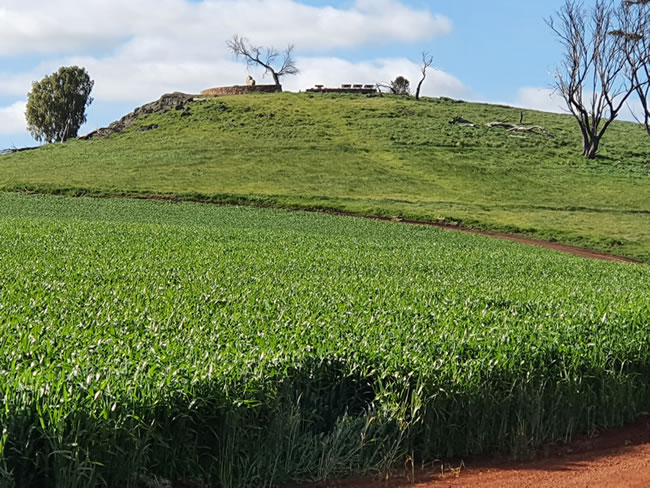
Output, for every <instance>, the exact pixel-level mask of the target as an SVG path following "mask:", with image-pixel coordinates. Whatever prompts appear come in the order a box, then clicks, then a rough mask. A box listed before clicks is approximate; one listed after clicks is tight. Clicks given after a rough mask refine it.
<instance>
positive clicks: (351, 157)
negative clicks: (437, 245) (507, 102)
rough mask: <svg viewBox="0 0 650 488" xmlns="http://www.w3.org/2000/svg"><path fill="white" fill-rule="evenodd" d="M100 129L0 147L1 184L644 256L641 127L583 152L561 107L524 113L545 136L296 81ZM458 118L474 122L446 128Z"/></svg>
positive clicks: (470, 115)
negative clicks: (225, 205)
mask: <svg viewBox="0 0 650 488" xmlns="http://www.w3.org/2000/svg"><path fill="white" fill-rule="evenodd" d="M190 107H191V115H190V116H182V113H181V112H180V111H172V112H168V113H167V114H165V115H162V116H161V115H152V116H149V117H147V118H143V119H142V120H141V121H139V123H138V125H139V126H141V127H144V126H151V125H152V124H158V125H159V126H160V127H159V128H157V129H155V130H150V131H146V132H142V131H139V130H138V128H137V127H133V128H132V129H130V130H129V131H127V132H126V133H124V134H119V135H114V136H112V137H110V138H109V139H107V140H94V141H71V142H68V143H66V144H58V145H51V146H47V147H43V148H41V149H39V150H36V151H29V152H24V153H18V154H12V155H8V156H3V157H0V187H1V188H4V189H6V190H16V189H25V190H31V191H41V192H55V193H57V192H68V193H73V194H84V193H85V194H131V195H137V194H139V195H144V194H157V195H175V196H177V197H180V198H184V199H191V200H201V201H213V202H231V203H232V202H239V203H248V204H254V205H262V206H281V207H292V208H327V209H337V210H342V211H349V212H356V213H364V214H373V215H385V216H403V217H408V218H414V219H421V220H439V219H443V220H449V221H462V222H463V223H464V224H466V225H469V226H473V227H481V228H491V229H495V230H504V231H511V232H520V233H525V234H530V235H534V236H536V237H540V238H545V239H552V240H558V241H563V242H567V243H572V244H577V245H580V246H584V247H590V248H594V249H599V250H603V251H607V252H613V253H616V254H621V255H625V256H629V257H633V258H637V259H642V260H645V261H650V140H649V139H648V138H647V136H646V135H645V132H644V131H643V129H642V128H641V127H639V126H638V125H635V124H631V123H623V122H620V123H618V122H617V123H615V124H613V125H612V126H611V128H610V129H609V130H608V132H607V134H606V135H605V139H604V141H603V146H602V151H601V153H600V154H601V156H599V158H598V159H596V160H594V161H585V160H584V158H582V156H580V147H581V138H580V133H579V131H578V128H577V126H576V124H575V121H574V120H573V119H572V118H571V117H570V116H563V115H553V114H547V113H541V112H532V111H524V123H525V124H538V125H543V126H545V127H546V128H547V130H548V131H549V132H550V133H551V134H552V135H553V136H554V137H545V136H543V135H536V134H532V133H525V134H515V133H512V132H507V131H506V130H504V129H499V128H493V129H489V128H487V127H486V126H485V123H487V122H491V121H496V120H500V121H508V122H515V123H516V122H518V121H519V116H520V111H519V110H518V109H512V108H507V107H500V106H491V105H481V104H470V103H456V102H454V101H452V100H447V99H423V100H422V101H420V102H416V101H415V100H409V99H404V98H399V97H391V96H385V97H377V98H366V97H360V96H353V95H350V96H344V95H343V96H342V95H324V96H310V95H307V94H288V93H285V94H278V95H256V96H252V95H251V96H245V97H222V98H218V99H211V100H209V101H204V102H198V103H194V104H192V105H190ZM456 116H462V117H464V118H466V119H469V120H471V121H473V122H475V123H477V124H478V125H479V127H478V128H476V129H473V128H470V127H462V126H458V125H453V126H452V125H449V124H448V122H449V121H450V120H451V119H452V118H454V117H456Z"/></svg>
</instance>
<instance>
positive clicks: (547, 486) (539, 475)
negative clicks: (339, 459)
mask: <svg viewBox="0 0 650 488" xmlns="http://www.w3.org/2000/svg"><path fill="white" fill-rule="evenodd" d="M550 452H551V453H552V455H551V456H549V457H545V458H543V459H539V460H537V461H531V462H525V463H513V462H507V461H502V460H501V461H494V460H486V459H478V460H464V461H462V463H461V462H455V463H450V464H448V465H447V466H446V467H445V472H444V474H441V469H440V466H436V468H435V469H433V470H430V471H429V472H424V473H419V474H418V475H417V478H416V483H415V484H414V483H412V481H411V480H409V479H407V478H406V475H405V474H402V475H401V476H400V473H396V476H395V477H394V478H393V479H391V480H388V481H385V480H378V479H357V480H347V481H330V482H324V483H317V484H313V485H307V487H305V486H303V487H302V488H407V487H408V488H502V487H504V488H505V487H509V488H587V487H588V488H642V487H643V488H647V487H650V417H644V418H642V419H641V420H639V421H638V422H636V423H634V424H631V425H628V426H626V427H623V428H620V429H613V430H609V431H606V432H603V433H601V434H600V435H598V436H596V437H594V438H583V439H579V440H576V441H574V442H572V443H571V444H569V445H568V446H564V447H556V448H554V449H550Z"/></svg>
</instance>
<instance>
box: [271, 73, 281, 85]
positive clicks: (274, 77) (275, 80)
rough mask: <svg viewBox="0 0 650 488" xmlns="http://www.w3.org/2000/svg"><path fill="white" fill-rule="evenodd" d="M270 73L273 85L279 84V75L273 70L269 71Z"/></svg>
mask: <svg viewBox="0 0 650 488" xmlns="http://www.w3.org/2000/svg"><path fill="white" fill-rule="evenodd" d="M271 74H272V75H273V81H274V82H275V86H280V77H279V76H278V74H277V73H276V72H275V71H271Z"/></svg>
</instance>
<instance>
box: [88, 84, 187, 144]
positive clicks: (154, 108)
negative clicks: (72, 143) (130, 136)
mask: <svg viewBox="0 0 650 488" xmlns="http://www.w3.org/2000/svg"><path fill="white" fill-rule="evenodd" d="M195 97H196V95H188V94H187V93H181V92H174V93H167V94H166V95H163V96H162V97H160V98H159V99H158V100H156V101H155V102H151V103H147V104H146V105H143V106H142V107H138V108H136V109H135V110H134V111H133V112H131V113H130V114H127V115H125V116H124V117H122V118H121V119H120V120H117V121H115V122H113V123H112V124H110V125H109V126H108V127H104V128H102V129H97V130H96V131H94V132H91V133H90V134H88V135H85V136H83V137H80V138H79V139H81V140H90V139H95V138H102V139H103V138H106V137H110V136H112V135H113V134H117V133H120V132H124V131H125V130H126V129H128V128H129V127H131V126H132V125H133V124H134V123H135V121H136V120H137V119H138V118H140V117H143V116H145V115H149V114H164V113H165V112H168V111H170V110H174V109H176V110H184V111H187V107H186V105H187V103H188V102H191V101H192V100H194V98H195ZM188 115H190V114H189V112H188ZM154 125H155V124H154Z"/></svg>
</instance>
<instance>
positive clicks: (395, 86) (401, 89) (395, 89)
mask: <svg viewBox="0 0 650 488" xmlns="http://www.w3.org/2000/svg"><path fill="white" fill-rule="evenodd" d="M390 91H391V92H392V93H393V94H394V95H410V94H411V82H410V81H409V80H407V79H406V78H404V77H403V76H398V77H397V78H395V79H394V80H393V81H391V82H390Z"/></svg>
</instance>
